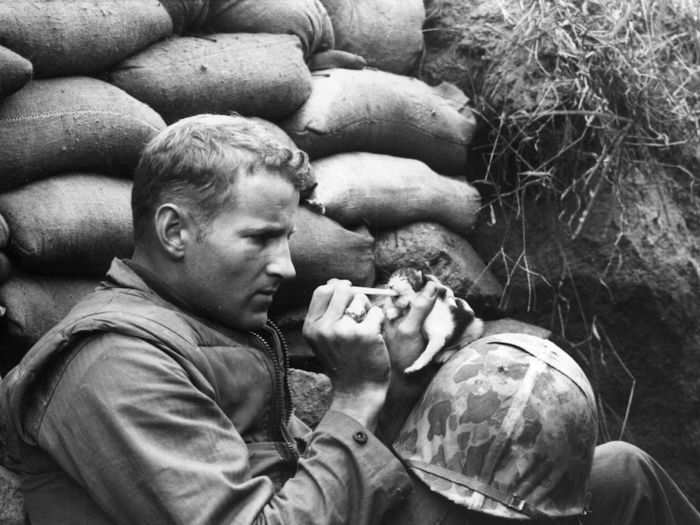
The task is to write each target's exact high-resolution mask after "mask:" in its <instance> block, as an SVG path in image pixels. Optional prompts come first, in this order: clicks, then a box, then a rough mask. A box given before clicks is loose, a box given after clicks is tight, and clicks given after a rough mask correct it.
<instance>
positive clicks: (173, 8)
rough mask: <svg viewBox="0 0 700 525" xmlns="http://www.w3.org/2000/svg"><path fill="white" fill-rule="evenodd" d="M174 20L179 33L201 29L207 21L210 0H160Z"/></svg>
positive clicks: (174, 29) (174, 25)
mask: <svg viewBox="0 0 700 525" xmlns="http://www.w3.org/2000/svg"><path fill="white" fill-rule="evenodd" d="M160 2H161V3H162V4H163V6H165V9H167V10H168V13H169V14H170V18H172V20H173V31H174V32H175V33H177V34H182V33H186V32H187V31H196V30H197V29H200V28H201V27H202V26H203V25H204V23H205V22H206V21H207V16H208V14H209V0H160Z"/></svg>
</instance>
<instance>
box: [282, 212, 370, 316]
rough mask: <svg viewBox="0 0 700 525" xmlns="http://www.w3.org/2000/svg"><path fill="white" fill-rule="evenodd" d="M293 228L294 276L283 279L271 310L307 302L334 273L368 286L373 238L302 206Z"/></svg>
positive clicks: (291, 248) (362, 230)
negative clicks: (318, 287) (316, 289)
mask: <svg viewBox="0 0 700 525" xmlns="http://www.w3.org/2000/svg"><path fill="white" fill-rule="evenodd" d="M295 223H296V232H295V233H294V235H292V237H291V239H290V241H289V247H290V251H291V255H292V262H293V263H294V267H295V269H296V277H295V278H294V279H293V280H292V281H290V282H287V283H284V284H283V286H282V288H281V289H280V291H279V293H278V294H277V296H276V297H275V307H274V310H275V311H276V312H277V311H280V310H284V309H286V308H289V307H290V306H292V305H299V304H304V303H306V302H308V300H309V299H310V297H311V293H312V292H313V290H314V289H315V288H316V287H317V286H319V285H321V284H323V283H325V282H326V281H327V280H328V279H331V278H333V277H335V278H338V279H348V280H350V281H352V282H353V283H354V284H356V285H360V286H367V285H369V284H371V283H372V282H373V281H374V253H373V247H374V238H373V237H372V235H370V234H369V232H367V230H366V229H358V230H355V231H352V230H348V229H345V228H343V227H342V226H341V225H340V224H338V223H337V222H335V221H333V220H331V219H329V218H328V217H324V216H323V215H319V214H317V213H315V212H313V211H310V210H308V209H307V208H306V207H301V208H300V209H299V213H298V214H297V217H296V221H295Z"/></svg>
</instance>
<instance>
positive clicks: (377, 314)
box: [362, 306, 384, 334]
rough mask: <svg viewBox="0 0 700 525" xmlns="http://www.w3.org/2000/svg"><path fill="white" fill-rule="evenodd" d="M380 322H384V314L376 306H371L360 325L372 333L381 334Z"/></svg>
mask: <svg viewBox="0 0 700 525" xmlns="http://www.w3.org/2000/svg"><path fill="white" fill-rule="evenodd" d="M382 322H384V312H383V311H382V309H381V308H379V307H378V306H372V307H371V308H370V309H369V310H368V311H367V315H365V319H364V320H363V321H362V325H363V326H366V327H367V328H368V329H370V330H371V331H372V332H376V333H377V334H379V333H381V330H382Z"/></svg>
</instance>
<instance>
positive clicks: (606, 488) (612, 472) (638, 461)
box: [591, 441, 651, 501]
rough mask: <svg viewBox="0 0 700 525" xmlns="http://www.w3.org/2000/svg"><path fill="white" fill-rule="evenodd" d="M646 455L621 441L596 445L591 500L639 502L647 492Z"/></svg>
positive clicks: (647, 460)
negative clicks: (611, 499) (615, 499)
mask: <svg viewBox="0 0 700 525" xmlns="http://www.w3.org/2000/svg"><path fill="white" fill-rule="evenodd" d="M650 461H651V458H650V457H649V455H648V454H647V453H646V452H644V451H643V450H642V449H640V448H638V447H636V446H634V445H632V444H631V443H626V442H624V441H610V442H608V443H605V444H603V445H599V446H597V447H596V449H595V455H594V456H593V469H592V472H591V489H592V491H593V496H594V498H595V497H596V496H600V495H606V496H607V497H609V498H624V499H625V500H627V501H629V500H630V499H633V500H638V499H639V498H640V497H641V496H643V495H644V493H645V489H646V488H648V476H649V473H650V468H649V467H650Z"/></svg>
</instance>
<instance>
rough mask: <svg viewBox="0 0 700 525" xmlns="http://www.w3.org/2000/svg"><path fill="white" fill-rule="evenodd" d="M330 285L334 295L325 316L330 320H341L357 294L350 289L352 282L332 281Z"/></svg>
mask: <svg viewBox="0 0 700 525" xmlns="http://www.w3.org/2000/svg"><path fill="white" fill-rule="evenodd" d="M328 284H329V285H330V286H332V289H333V294H332V295H331V299H330V301H329V302H328V307H327V308H326V312H325V314H324V315H326V316H328V319H340V318H341V317H342V316H343V314H344V313H345V309H346V308H347V307H348V305H349V304H350V301H352V298H353V297H354V295H355V292H353V291H352V290H351V289H350V286H351V283H350V281H344V280H343V281H341V280H337V279H332V280H331V281H329V282H328Z"/></svg>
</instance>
